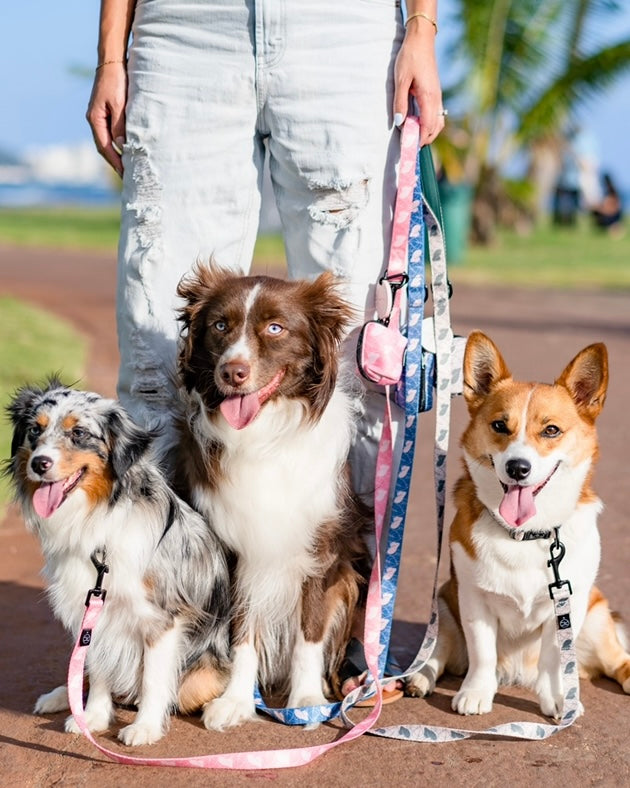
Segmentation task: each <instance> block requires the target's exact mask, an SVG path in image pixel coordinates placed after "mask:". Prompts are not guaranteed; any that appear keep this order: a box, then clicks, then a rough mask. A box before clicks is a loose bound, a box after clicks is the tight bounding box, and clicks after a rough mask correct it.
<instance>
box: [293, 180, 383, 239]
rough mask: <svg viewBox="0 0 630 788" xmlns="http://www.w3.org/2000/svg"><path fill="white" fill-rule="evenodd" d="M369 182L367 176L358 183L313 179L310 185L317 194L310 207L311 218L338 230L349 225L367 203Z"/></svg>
mask: <svg viewBox="0 0 630 788" xmlns="http://www.w3.org/2000/svg"><path fill="white" fill-rule="evenodd" d="M368 183H369V181H368V179H367V178H364V179H363V180H361V181H359V182H357V183H347V182H344V181H341V180H338V181H333V182H331V183H320V182H317V181H311V183H310V184H309V186H310V188H311V189H312V190H313V193H314V194H315V199H314V200H313V202H312V203H311V204H310V205H309V208H308V210H309V213H310V215H311V218H312V219H313V220H314V221H316V222H321V223H322V224H330V225H332V226H333V227H334V228H335V229H336V230H342V229H343V228H344V227H348V225H350V224H351V223H352V222H353V221H354V220H355V219H356V218H357V216H358V215H359V213H360V212H361V211H362V210H363V209H364V208H365V206H366V205H367V202H368V198H369V189H368Z"/></svg>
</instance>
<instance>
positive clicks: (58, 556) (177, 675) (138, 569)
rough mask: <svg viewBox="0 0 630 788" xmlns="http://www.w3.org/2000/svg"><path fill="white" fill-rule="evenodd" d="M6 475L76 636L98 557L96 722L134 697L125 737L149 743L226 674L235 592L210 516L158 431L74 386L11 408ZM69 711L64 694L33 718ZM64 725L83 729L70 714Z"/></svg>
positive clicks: (217, 689)
mask: <svg viewBox="0 0 630 788" xmlns="http://www.w3.org/2000/svg"><path fill="white" fill-rule="evenodd" d="M8 410H9V414H10V417H11V419H12V422H13V445H12V452H11V454H12V457H11V460H10V462H9V464H8V473H9V474H10V476H11V478H12V481H13V483H14V487H15V491H16V494H17V500H18V502H19V503H20V505H21V508H22V512H23V514H24V519H25V521H26V524H27V526H28V528H29V529H30V530H32V531H33V532H34V533H35V535H36V536H37V537H38V538H39V540H40V543H41V547H42V551H43V554H44V558H45V561H46V565H45V569H44V574H45V577H46V583H47V592H48V596H49V598H50V602H51V604H52V608H53V611H54V613H55V615H56V617H57V618H58V619H59V620H60V621H61V622H62V624H63V625H64V627H65V628H66V629H67V630H68V632H69V633H70V635H71V636H72V637H73V638H74V639H75V640H76V637H77V636H78V633H79V629H80V626H81V621H82V617H83V613H84V611H85V599H86V596H87V592H88V590H89V589H91V588H93V587H94V586H95V581H96V569H95V565H94V564H93V563H92V556H95V557H97V558H98V560H100V561H102V562H104V563H105V564H106V565H107V567H108V571H107V573H106V574H104V576H103V588H104V589H105V590H106V593H107V600H106V602H105V604H104V607H103V611H102V613H101V616H100V618H99V620H98V622H97V623H96V626H95V628H94V633H93V637H92V642H91V645H90V649H89V652H88V656H87V661H86V665H87V672H88V674H89V682H90V690H89V695H88V700H87V705H86V710H85V712H86V721H87V726H88V728H89V729H90V730H92V731H101V730H105V729H106V728H108V727H109V725H110V723H111V722H112V720H113V712H114V706H113V699H114V698H116V699H118V700H120V701H122V702H125V703H137V704H138V714H137V715H136V718H135V720H134V722H133V723H132V724H131V725H128V726H126V727H124V728H122V729H121V730H120V732H119V734H118V737H119V738H120V739H121V741H123V742H124V743H125V744H129V745H137V744H150V743H152V742H154V741H157V740H158V739H159V738H160V737H161V736H162V735H163V734H164V733H165V731H166V729H167V727H168V722H169V714H170V712H171V711H172V710H173V709H174V708H176V707H179V709H180V710H181V711H186V712H190V711H193V710H195V709H198V708H200V707H201V706H202V704H203V703H205V702H207V701H210V700H211V699H212V698H215V697H216V696H217V695H220V693H221V692H222V690H223V688H224V686H225V683H226V677H227V672H228V659H229V617H230V592H229V574H228V567H227V562H226V558H225V554H224V551H223V548H222V546H221V545H220V543H219V540H218V539H217V538H216V536H214V534H213V533H212V531H211V530H210V529H209V528H208V526H207V524H206V521H205V520H204V518H203V517H201V516H200V515H199V514H197V513H196V512H194V511H193V510H192V509H191V508H190V507H189V506H188V505H187V504H185V503H184V502H183V501H181V500H179V499H178V498H177V497H176V496H175V495H174V493H173V492H172V491H171V490H170V489H169V487H168V486H167V483H166V481H165V479H164V477H163V475H162V474H161V472H160V471H159V470H158V469H157V466H156V463H155V461H154V460H152V458H151V454H150V447H151V443H152V436H151V435H150V434H149V433H147V432H146V431H144V430H142V429H140V428H139V427H137V426H136V425H135V424H134V423H133V422H132V421H131V419H130V418H129V416H128V415H127V414H126V412H125V411H124V410H123V408H122V407H121V406H120V405H119V404H118V403H117V402H114V401H113V400H109V399H104V398H102V397H100V396H99V395H98V394H93V393H88V392H84V391H77V390H74V389H70V388H66V387H65V386H63V385H61V383H59V382H58V381H57V380H51V381H50V383H49V385H48V386H47V387H45V388H34V387H33V388H31V387H27V388H23V389H21V390H20V391H19V392H18V393H17V394H16V396H15V397H14V399H13V400H12V402H11V403H10V405H9V408H8ZM67 709H68V694H67V691H66V687H65V686H61V687H57V689H55V690H52V692H49V693H47V694H45V695H42V696H41V697H40V698H39V700H38V701H37V704H36V706H35V713H36V714H49V713H53V712H58V711H65V710H67ZM66 730H67V731H69V732H73V733H78V732H79V728H78V726H77V724H76V722H75V721H74V719H73V718H72V717H69V718H68V719H67V721H66Z"/></svg>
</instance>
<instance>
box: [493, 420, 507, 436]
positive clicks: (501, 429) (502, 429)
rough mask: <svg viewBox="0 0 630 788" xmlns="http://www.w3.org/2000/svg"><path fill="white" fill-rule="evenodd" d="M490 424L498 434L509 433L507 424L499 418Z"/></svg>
mask: <svg viewBox="0 0 630 788" xmlns="http://www.w3.org/2000/svg"><path fill="white" fill-rule="evenodd" d="M490 426H491V427H492V429H493V430H494V431H495V432H496V433H497V434H498V435H509V434H510V431H509V429H508V425H507V424H506V423H505V422H504V421H503V420H501V419H497V420H496V421H493V422H492V423H491V424H490Z"/></svg>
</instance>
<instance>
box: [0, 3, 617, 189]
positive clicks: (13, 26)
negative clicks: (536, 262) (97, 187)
mask: <svg viewBox="0 0 630 788" xmlns="http://www.w3.org/2000/svg"><path fill="white" fill-rule="evenodd" d="M448 9H449V2H448V0H442V2H441V4H440V16H441V17H445V16H446V14H447V12H448ZM98 13H99V2H98V0H60V2H51V1H50V0H21V2H17V3H13V2H5V3H3V8H2V13H1V21H0V74H2V78H0V149H1V150H5V151H9V152H13V153H18V154H19V153H20V152H21V151H23V150H25V149H26V148H28V147H32V146H41V145H47V144H57V143H75V142H81V141H85V140H89V139H91V135H90V131H89V128H88V126H87V123H86V121H85V109H86V106H87V102H88V99H89V93H90V81H89V79H84V78H81V77H79V76H76V75H74V74H73V73H71V67H72V66H83V67H87V68H91V67H93V66H94V65H95V63H96V37H97V28H98ZM624 34H625V35H630V7H626V8H625V9H624V11H623V12H622V13H621V14H620V15H619V17H618V24H617V25H616V30H615V31H611V39H612V38H617V37H622V36H623V35H624ZM443 40H445V36H443V35H440V36H439V37H438V43H440V41H443ZM582 119H583V122H584V124H585V125H586V126H587V128H589V129H590V130H591V131H592V132H593V133H594V135H595V137H596V139H597V141H598V144H599V147H600V153H601V164H602V167H603V168H605V169H608V170H610V171H611V172H612V173H614V174H616V176H617V179H618V180H619V181H620V182H621V184H622V185H623V186H624V188H625V189H626V190H628V191H630V152H629V146H628V136H629V135H630V73H628V74H627V75H626V76H625V77H624V78H623V79H622V80H620V81H619V82H618V83H617V84H616V86H615V87H614V88H612V89H611V90H609V91H608V92H607V93H606V94H605V95H604V96H601V97H599V98H598V99H596V100H594V101H592V102H590V103H589V104H588V105H587V107H585V108H584V110H583V111H582Z"/></svg>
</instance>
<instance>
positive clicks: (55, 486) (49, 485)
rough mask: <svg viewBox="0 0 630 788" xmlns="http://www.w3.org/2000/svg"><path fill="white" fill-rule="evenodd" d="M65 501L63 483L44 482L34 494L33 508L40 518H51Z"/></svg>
mask: <svg viewBox="0 0 630 788" xmlns="http://www.w3.org/2000/svg"><path fill="white" fill-rule="evenodd" d="M62 501H63V482H62V481H61V482H42V484H40V485H39V487H38V488H37V489H36V490H35V492H34V493H33V508H34V509H35V511H36V512H37V514H38V515H39V516H40V517H50V515H51V514H52V513H53V512H55V511H56V510H57V509H58V508H59V507H60V506H61V502H62Z"/></svg>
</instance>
